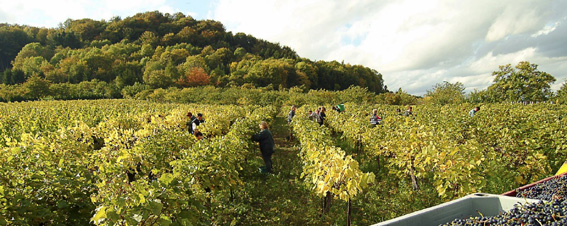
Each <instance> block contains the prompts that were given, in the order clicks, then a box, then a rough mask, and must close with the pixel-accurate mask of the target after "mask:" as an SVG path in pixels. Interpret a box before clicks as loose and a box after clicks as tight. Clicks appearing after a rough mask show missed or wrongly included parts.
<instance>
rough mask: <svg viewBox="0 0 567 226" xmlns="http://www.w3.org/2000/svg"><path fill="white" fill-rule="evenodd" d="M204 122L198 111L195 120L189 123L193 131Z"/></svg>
mask: <svg viewBox="0 0 567 226" xmlns="http://www.w3.org/2000/svg"><path fill="white" fill-rule="evenodd" d="M203 123H205V120H204V119H203V114H201V113H198V114H197V118H195V120H193V122H192V123H191V125H192V129H193V132H195V130H196V129H197V127H198V126H199V125H201V124H203Z"/></svg>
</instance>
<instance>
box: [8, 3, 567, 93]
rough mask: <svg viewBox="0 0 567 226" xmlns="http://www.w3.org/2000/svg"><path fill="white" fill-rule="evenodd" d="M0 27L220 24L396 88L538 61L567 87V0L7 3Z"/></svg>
mask: <svg viewBox="0 0 567 226" xmlns="http://www.w3.org/2000/svg"><path fill="white" fill-rule="evenodd" d="M0 5H2V8H0V23H11V24H25V25H32V26H40V27H57V26H58V24H59V23H61V22H64V21H65V20H66V19H68V18H71V19H82V18H92V19H95V20H102V19H105V20H109V19H110V18H112V17H114V16H120V17H122V18H125V17H128V16H133V15H134V14H136V13H138V12H146V11H155V10H158V11H161V12H162V13H176V12H182V13H184V14H186V15H191V16H192V17H194V18H195V19H213V20H217V21H220V22H221V23H223V24H224V26H225V28H226V29H227V31H232V32H233V33H237V32H244V33H246V34H251V35H252V36H254V37H257V38H261V39H264V40H267V41H270V42H276V43H280V44H281V45H285V46H289V47H290V48H292V49H293V50H295V51H296V52H297V53H298V54H299V56H301V57H305V58H309V59H311V60H325V61H332V60H336V61H339V62H344V63H349V64H360V65H364V66H366V67H370V68H373V69H375V70H377V71H378V72H380V73H381V74H382V76H383V79H384V82H385V84H386V85H387V86H388V89H389V90H393V91H396V90H398V89H399V88H402V89H403V90H404V91H406V92H409V93H411V94H415V95H423V94H425V93H426V91H427V90H431V89H432V87H433V86H434V85H435V84H437V83H440V82H443V81H448V82H451V83H455V82H461V83H463V84H464V86H465V87H466V88H467V89H466V91H467V92H468V91H473V90H475V89H478V90H482V89H485V88H486V87H488V86H489V85H490V84H492V81H493V78H494V77H493V76H492V72H493V71H498V70H499V66H500V65H506V64H512V65H516V64H517V63H519V62H520V61H529V62H530V63H533V64H537V65H538V69H539V70H540V71H544V72H547V73H549V74H551V75H553V76H554V77H555V78H556V79H557V81H556V82H555V83H554V84H553V85H552V88H553V89H554V90H557V89H558V88H559V87H560V86H561V85H562V84H563V83H565V81H566V80H567V11H566V10H564V9H567V0H499V1H494V0H351V1H347V0H342V1H339V0H201V1H197V0H188V1H187V0H186V1H174V0H123V1H120V0H99V1H92V0H50V1H45V0H19V1H14V0H0Z"/></svg>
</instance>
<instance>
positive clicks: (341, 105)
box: [337, 104, 345, 113]
mask: <svg viewBox="0 0 567 226" xmlns="http://www.w3.org/2000/svg"><path fill="white" fill-rule="evenodd" d="M337 111H338V112H339V113H341V112H343V111H345V105H344V104H339V105H337Z"/></svg>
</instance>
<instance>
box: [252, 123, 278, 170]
mask: <svg viewBox="0 0 567 226" xmlns="http://www.w3.org/2000/svg"><path fill="white" fill-rule="evenodd" d="M259 127H260V132H259V133H257V134H254V135H253V136H252V140H254V141H258V142H260V152H262V159H264V164H265V165H266V166H265V168H266V172H267V173H272V154H273V153H274V138H273V137H272V133H271V132H270V130H268V123H266V122H264V121H262V122H261V123H260V125H259Z"/></svg>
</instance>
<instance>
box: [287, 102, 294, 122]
mask: <svg viewBox="0 0 567 226" xmlns="http://www.w3.org/2000/svg"><path fill="white" fill-rule="evenodd" d="M293 116H295V105H293V106H291V110H290V111H289V113H288V114H287V123H291V120H292V119H293Z"/></svg>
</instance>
